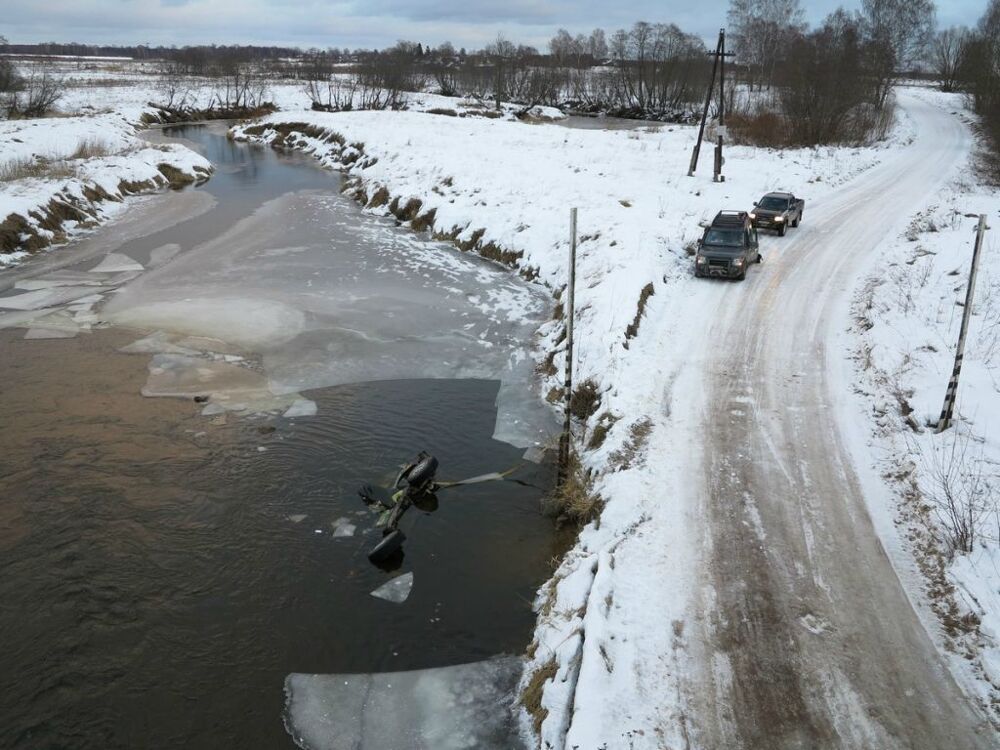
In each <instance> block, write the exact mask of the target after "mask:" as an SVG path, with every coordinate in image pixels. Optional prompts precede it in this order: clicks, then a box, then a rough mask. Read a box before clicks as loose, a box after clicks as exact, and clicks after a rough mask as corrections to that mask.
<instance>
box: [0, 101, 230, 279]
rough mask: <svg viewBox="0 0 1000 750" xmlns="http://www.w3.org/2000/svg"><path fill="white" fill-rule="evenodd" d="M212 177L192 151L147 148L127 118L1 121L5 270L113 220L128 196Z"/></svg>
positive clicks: (0, 227) (0, 253)
mask: <svg viewBox="0 0 1000 750" xmlns="http://www.w3.org/2000/svg"><path fill="white" fill-rule="evenodd" d="M211 171H212V165H211V163H210V162H209V161H208V160H207V159H205V158H204V157H202V156H200V155H199V154H197V153H195V152H194V151H192V150H190V149H188V148H185V147H183V146H179V145H155V146H154V145H151V144H150V143H147V142H146V141H143V140H142V139H141V138H140V137H139V136H138V131H137V122H136V121H131V120H129V119H128V118H127V117H126V116H125V115H124V114H122V113H109V114H101V115H84V116H71V117H52V118H43V119H37V120H14V121H3V122H0V266H2V265H10V264H11V263H15V262H17V261H18V260H21V259H23V258H24V257H26V256H27V255H28V254H29V253H31V252H35V251H38V250H40V249H42V248H45V247H47V246H49V245H50V244H56V243H59V242H63V241H65V240H67V239H68V238H70V237H72V236H74V235H75V234H77V233H78V232H79V231H80V230H83V229H86V228H88V227H93V226H95V225H96V224H98V223H102V222H105V221H107V220H108V219H110V218H111V217H113V216H115V215H117V214H118V213H119V212H120V211H122V210H123V208H124V207H125V205H126V201H125V199H126V198H127V197H128V196H130V195H136V194H139V193H147V192H152V191H155V190H160V189H163V188H166V187H168V186H172V187H180V186H182V185H185V184H190V183H194V182H200V181H203V180H205V179H208V177H209V175H210V174H211Z"/></svg>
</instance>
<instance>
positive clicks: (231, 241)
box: [103, 192, 554, 448]
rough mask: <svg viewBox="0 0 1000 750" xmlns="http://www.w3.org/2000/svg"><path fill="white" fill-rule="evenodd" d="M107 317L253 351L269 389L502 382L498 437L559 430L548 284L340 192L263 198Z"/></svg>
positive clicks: (536, 437) (130, 292) (125, 296)
mask: <svg viewBox="0 0 1000 750" xmlns="http://www.w3.org/2000/svg"><path fill="white" fill-rule="evenodd" d="M290 249H294V252H291V251H290ZM103 313H104V315H105V317H109V318H110V319H111V320H113V321H114V322H118V323H121V324H125V325H133V326H138V327H146V328H153V329H162V330H166V331H170V332H175V333H189V334H197V335H200V336H213V337H217V338H220V339H223V340H225V341H229V342H232V343H234V344H237V345H240V346H243V347H245V348H246V349H249V350H251V351H254V352H256V353H259V354H260V355H261V360H262V363H263V366H264V370H265V374H266V376H267V381H268V382H267V385H268V387H269V388H270V390H271V391H272V392H273V393H275V394H292V393H297V392H299V391H302V390H307V389H312V388H322V387H328V386H335V385H342V384H347V383H358V382H365V381H371V380H396V379H411V378H481V379H489V380H500V381H501V383H502V385H501V389H500V395H499V397H498V421H497V429H496V437H497V438H499V439H502V440H505V441H506V442H510V443H512V444H514V445H518V446H521V447H526V448H527V447H530V446H533V445H536V444H538V443H544V442H547V440H548V438H549V436H550V435H551V434H552V432H553V428H554V422H553V419H552V416H551V414H550V412H549V411H548V409H547V408H546V407H545V406H544V404H542V401H541V399H540V398H539V395H538V393H537V392H532V390H533V389H534V388H536V387H537V386H536V385H535V379H534V373H533V365H532V359H531V356H530V353H531V346H532V343H533V335H534V331H535V329H536V327H537V326H538V324H539V323H540V322H541V321H542V320H543V319H544V317H545V314H546V298H545V295H544V294H543V293H542V292H541V290H540V289H538V288H535V287H533V286H531V285H529V284H527V283H525V282H524V281H523V280H521V279H520V278H518V277H517V276H515V275H513V274H511V273H510V272H509V271H508V270H506V269H503V268H500V267H498V266H496V265H494V264H492V263H489V262H487V261H484V260H482V259H481V258H479V257H478V256H474V255H470V254H463V253H460V252H457V251H456V250H455V248H454V247H453V246H451V245H448V244H444V243H437V242H430V241H428V240H426V239H424V238H421V237H419V236H418V235H416V234H413V233H410V232H408V231H404V230H400V229H398V228H396V227H394V226H392V224H390V223H389V222H387V221H383V220H381V219H377V218H374V217H371V216H368V215H362V214H361V213H360V212H358V211H357V209H356V207H355V206H354V205H353V204H351V203H350V202H349V201H348V200H347V199H346V198H344V197H342V196H340V195H339V194H325V193H315V192H313V193H298V194H294V195H286V196H283V197H281V198H278V199H276V200H274V201H271V202H270V203H267V204H265V205H264V206H262V207H261V208H260V209H258V211H257V212H256V213H255V214H254V215H253V216H251V217H249V218H247V219H244V220H242V221H240V222H238V223H237V224H236V225H235V226H233V227H232V228H231V229H229V230H228V231H226V232H225V233H223V234H222V235H220V236H219V237H217V238H215V239H213V240H211V241H210V242H207V243H205V244H203V245H201V246H199V247H196V248H194V249H192V250H190V251H188V252H186V253H185V254H183V255H180V256H178V257H176V258H174V259H173V260H172V261H171V262H170V263H168V264H166V265H164V266H163V267H161V268H158V269H153V270H150V271H147V272H146V273H145V274H144V275H143V276H142V277H140V278H139V279H137V280H136V281H134V282H132V283H131V284H129V285H128V286H127V287H125V288H124V290H123V291H122V293H121V294H119V295H117V296H116V297H115V298H114V299H112V300H111V301H110V302H109V303H108V305H107V306H106V307H105V308H104V311H103ZM177 343H180V342H177ZM290 404H291V401H289V405H290Z"/></svg>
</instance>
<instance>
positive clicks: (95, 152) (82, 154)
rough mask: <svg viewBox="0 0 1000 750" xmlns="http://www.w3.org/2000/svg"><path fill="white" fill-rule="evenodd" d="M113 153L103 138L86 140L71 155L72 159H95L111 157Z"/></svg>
mask: <svg viewBox="0 0 1000 750" xmlns="http://www.w3.org/2000/svg"><path fill="white" fill-rule="evenodd" d="M112 153H113V151H112V149H111V147H110V146H109V145H108V142H107V141H105V140H104V139H102V138H84V139H83V140H82V141H80V143H79V144H78V145H77V147H76V151H74V152H73V153H72V154H70V156H69V158H70V159H94V158H97V157H99V156H110V155H111V154H112Z"/></svg>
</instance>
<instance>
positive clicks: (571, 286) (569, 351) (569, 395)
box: [558, 208, 576, 484]
mask: <svg viewBox="0 0 1000 750" xmlns="http://www.w3.org/2000/svg"><path fill="white" fill-rule="evenodd" d="M575 312H576V209H575V208H571V209H570V210H569V280H568V282H567V284H566V308H565V315H566V381H565V383H564V388H565V393H564V395H565V398H566V406H565V409H566V414H565V416H564V420H563V432H562V437H561V438H560V439H559V479H558V481H559V484H562V482H563V481H564V480H565V479H566V476H567V473H568V469H569V453H570V429H571V427H572V424H571V420H570V416H571V412H570V406H571V404H572V399H573V319H574V317H575Z"/></svg>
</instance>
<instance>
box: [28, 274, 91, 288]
mask: <svg viewBox="0 0 1000 750" xmlns="http://www.w3.org/2000/svg"><path fill="white" fill-rule="evenodd" d="M61 286H101V281H100V280H98V279H95V278H93V277H91V278H89V279H51V278H47V277H44V276H43V277H40V278H37V279H22V280H21V281H18V282H17V283H16V284H14V288H15V289H22V290H25V291H38V290H39V289H53V288H55V287H61Z"/></svg>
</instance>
